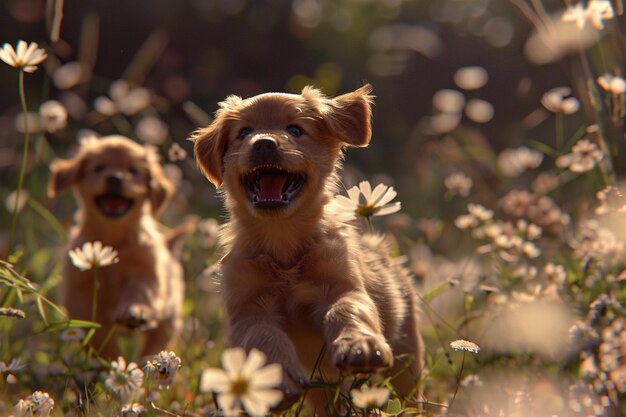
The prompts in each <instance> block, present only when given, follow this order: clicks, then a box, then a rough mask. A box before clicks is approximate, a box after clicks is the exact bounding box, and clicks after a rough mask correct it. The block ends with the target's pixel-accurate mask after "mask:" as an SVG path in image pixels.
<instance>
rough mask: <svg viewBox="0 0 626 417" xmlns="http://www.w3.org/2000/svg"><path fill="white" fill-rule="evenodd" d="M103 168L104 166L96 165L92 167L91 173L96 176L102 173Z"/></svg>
mask: <svg viewBox="0 0 626 417" xmlns="http://www.w3.org/2000/svg"><path fill="white" fill-rule="evenodd" d="M104 168H105V166H104V164H98V165H96V166H95V167H93V172H95V173H96V174H98V173H100V172H102V171H104Z"/></svg>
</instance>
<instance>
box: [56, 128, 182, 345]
mask: <svg viewBox="0 0 626 417" xmlns="http://www.w3.org/2000/svg"><path fill="white" fill-rule="evenodd" d="M51 171H52V175H51V177H50V182H49V184H48V194H49V195H50V196H51V197H54V196H56V195H57V194H58V193H59V192H61V191H63V190H65V189H67V188H70V187H73V188H74V190H75V196H76V199H77V201H78V205H79V208H78V212H77V216H76V217H77V224H76V225H75V226H74V227H73V228H72V231H71V236H70V242H69V247H70V248H75V247H77V246H82V244H83V243H85V242H90V241H101V242H102V243H103V244H104V245H108V246H112V247H113V249H115V250H117V251H118V256H119V262H118V263H116V264H114V265H111V266H106V267H103V268H100V269H99V270H98V281H99V290H98V298H97V315H96V321H97V322H98V323H100V324H101V325H102V328H101V329H100V330H98V331H97V332H96V333H95V336H94V338H93V342H94V346H95V347H96V348H99V347H100V346H101V344H102V343H103V342H104V337H105V336H106V334H107V333H108V332H109V330H110V329H111V327H112V326H113V324H114V323H116V322H117V323H119V324H121V325H122V326H123V327H126V328H129V329H134V330H144V331H145V335H146V342H145V346H144V349H143V354H154V353H158V352H159V351H161V350H162V349H165V348H166V346H167V344H168V342H169V340H171V338H173V337H174V336H175V335H176V334H178V332H179V330H180V328H181V324H182V319H181V309H182V304H183V296H184V279H183V270H182V267H181V265H180V263H179V262H178V261H177V260H176V259H175V258H174V257H173V256H172V253H171V251H170V250H169V248H168V246H167V241H166V237H165V236H164V235H163V233H161V231H160V230H159V226H160V225H159V224H158V223H157V221H156V220H155V219H154V217H153V213H155V212H157V211H158V210H159V209H161V208H162V207H163V206H164V205H165V203H166V202H167V201H168V200H169V198H170V197H171V194H172V192H173V188H174V186H173V184H172V183H171V182H170V180H168V179H167V178H166V177H165V176H164V174H163V170H162V169H161V166H160V164H159V162H158V155H157V154H156V152H155V151H154V150H153V149H151V148H148V147H144V146H142V145H139V144H137V143H135V142H133V141H132V140H130V139H128V138H125V137H123V136H108V137H105V138H102V139H91V140H87V141H83V142H82V144H81V147H80V149H79V151H78V153H77V154H76V155H75V156H74V157H73V158H72V159H69V160H55V161H54V162H53V163H52V167H51ZM92 292H93V271H85V272H81V271H80V270H79V269H78V268H76V267H75V266H74V265H72V263H71V262H70V260H69V257H68V258H67V259H66V262H65V270H64V290H63V298H64V303H65V305H66V307H67V309H68V312H69V314H70V317H71V318H75V319H84V320H91V318H92V317H91V314H92V313H91V308H92ZM118 353H119V351H118V347H117V343H116V341H115V338H112V340H111V341H109V342H108V343H107V344H106V346H104V348H103V350H102V351H101V354H102V355H103V356H105V357H106V356H109V357H111V356H116V355H117V354H118Z"/></svg>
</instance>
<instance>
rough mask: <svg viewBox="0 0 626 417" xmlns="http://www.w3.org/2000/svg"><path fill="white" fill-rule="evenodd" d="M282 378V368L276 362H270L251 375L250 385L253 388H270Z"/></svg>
mask: <svg viewBox="0 0 626 417" xmlns="http://www.w3.org/2000/svg"><path fill="white" fill-rule="evenodd" d="M282 380H283V368H282V366H281V365H280V364H278V363H272V364H270V365H267V366H266V367H264V368H262V369H258V370H257V371H255V373H254V374H253V375H252V379H251V381H250V385H251V386H252V387H254V388H270V387H275V386H277V385H278V384H280V383H281V382H282Z"/></svg>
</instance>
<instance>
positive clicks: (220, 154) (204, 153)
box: [189, 112, 226, 188]
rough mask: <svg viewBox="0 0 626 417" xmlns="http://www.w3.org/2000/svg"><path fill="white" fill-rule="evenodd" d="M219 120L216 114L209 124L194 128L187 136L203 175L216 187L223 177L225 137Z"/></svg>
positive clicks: (220, 183)
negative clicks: (191, 142)
mask: <svg viewBox="0 0 626 417" xmlns="http://www.w3.org/2000/svg"><path fill="white" fill-rule="evenodd" d="M218 113H219V112H218ZM221 120H222V119H221V117H220V116H219V115H217V116H216V118H215V120H214V121H213V122H212V123H211V124H210V125H209V126H207V127H205V128H202V129H198V130H196V131H195V132H194V133H193V134H192V135H191V137H190V138H189V140H191V141H193V142H194V145H193V149H194V154H195V157H196V163H197V164H198V166H199V167H200V170H201V171H202V173H203V174H204V176H205V177H207V179H208V180H209V181H211V183H213V185H215V187H216V188H219V187H220V185H222V181H223V177H224V160H223V159H224V154H226V137H225V132H223V129H222V121H221Z"/></svg>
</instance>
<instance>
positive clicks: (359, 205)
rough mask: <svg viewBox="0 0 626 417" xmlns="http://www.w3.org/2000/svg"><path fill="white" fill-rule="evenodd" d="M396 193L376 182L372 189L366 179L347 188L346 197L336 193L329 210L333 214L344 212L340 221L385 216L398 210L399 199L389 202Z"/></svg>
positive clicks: (399, 205)
mask: <svg viewBox="0 0 626 417" xmlns="http://www.w3.org/2000/svg"><path fill="white" fill-rule="evenodd" d="M397 194H398V193H397V192H396V191H395V190H394V189H393V187H390V186H387V185H384V184H378V185H377V186H376V187H374V189H373V190H372V186H371V184H370V183H369V182H368V181H361V183H360V184H359V185H358V187H357V186H356V185H355V186H354V187H352V188H350V189H349V190H348V197H345V196H342V195H337V196H335V198H334V199H333V201H332V203H331V204H332V205H331V210H330V212H332V213H333V214H337V213H344V215H343V216H341V218H340V221H348V220H353V219H355V218H356V217H357V216H362V217H367V218H369V217H371V216H385V215H387V214H393V213H396V212H398V211H400V209H401V208H402V207H401V204H400V202H399V201H396V202H394V203H392V202H391V200H393V199H394V198H395V197H396V195H397Z"/></svg>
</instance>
